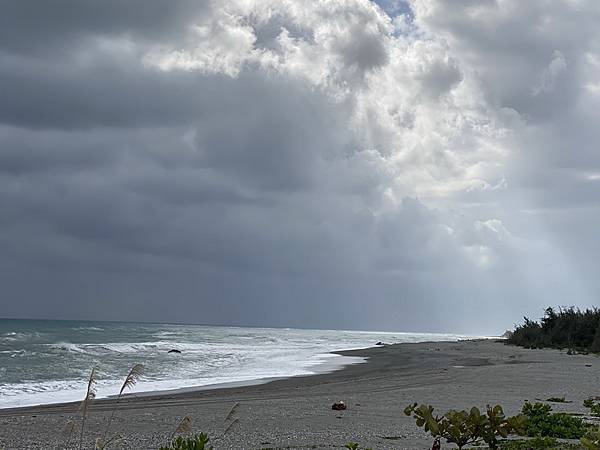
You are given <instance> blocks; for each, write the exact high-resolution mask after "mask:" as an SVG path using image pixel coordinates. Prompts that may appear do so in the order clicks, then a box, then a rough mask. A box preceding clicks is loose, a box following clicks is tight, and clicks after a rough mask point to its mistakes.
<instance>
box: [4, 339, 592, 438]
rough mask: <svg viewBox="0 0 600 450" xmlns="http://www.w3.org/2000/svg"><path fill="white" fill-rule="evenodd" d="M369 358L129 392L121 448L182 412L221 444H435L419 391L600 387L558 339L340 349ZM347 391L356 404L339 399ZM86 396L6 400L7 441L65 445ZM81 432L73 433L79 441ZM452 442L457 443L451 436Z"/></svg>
mask: <svg viewBox="0 0 600 450" xmlns="http://www.w3.org/2000/svg"><path fill="white" fill-rule="evenodd" d="M341 354H343V355H346V356H360V357H364V358H366V362H365V363H362V364H354V365H350V366H346V367H344V368H342V369H340V370H337V371H334V372H331V373H324V374H319V375H313V376H305V377H294V378H288V379H282V380H275V381H271V382H268V383H265V384H259V385H252V386H239V387H232V388H222V389H212V390H198V391H188V392H178V393H168V394H164V393H163V394H161V395H149V396H141V397H136V396H133V395H132V396H129V397H127V398H124V399H122V400H121V402H120V403H119V405H118V410H117V412H116V415H115V421H114V426H113V427H112V428H113V430H114V431H115V432H118V433H120V434H121V435H122V436H123V439H122V440H121V441H120V442H119V444H118V445H116V446H114V447H113V448H127V449H153V448H158V446H159V445H161V444H162V443H164V442H165V440H166V438H167V437H168V436H169V435H170V434H171V433H172V432H173V430H174V428H175V427H176V426H177V423H178V422H179V421H180V420H181V418H182V417H184V416H190V417H192V419H193V430H194V431H195V432H200V431H204V432H206V433H208V434H209V435H210V436H211V438H212V443H213V445H214V446H215V448H216V449H305V448H313V449H332V448H343V446H344V445H345V444H346V443H348V442H350V441H353V442H359V443H360V444H361V445H362V446H365V447H369V446H370V447H372V448H373V449H426V448H430V447H431V439H430V438H428V437H427V436H426V435H424V434H423V433H422V432H421V431H420V430H419V429H417V428H416V426H415V425H414V422H413V421H412V419H409V418H407V417H405V416H404V414H403V413H402V410H403V409H404V407H405V406H406V405H407V404H409V403H411V402H413V401H418V402H424V403H429V404H431V405H433V406H434V407H436V409H439V411H440V412H442V413H443V412H445V411H446V410H448V409H451V408H466V407H471V406H479V407H485V405H486V404H501V405H503V406H504V408H505V412H506V413H507V414H513V413H517V412H518V411H519V409H520V407H521V405H522V404H523V402H524V400H526V399H528V400H536V399H541V400H545V399H547V398H549V397H565V398H566V399H567V400H568V401H571V402H572V403H564V404H554V405H553V407H554V409H555V410H557V411H570V412H581V413H583V412H584V408H583V406H582V401H583V399H585V398H587V397H589V396H591V395H598V394H600V360H599V359H598V358H597V357H596V356H592V355H589V356H586V355H576V356H569V355H567V354H566V352H560V351H556V350H526V349H522V348H518V347H512V346H506V345H504V344H503V343H501V342H495V341H491V340H482V341H463V342H435V343H420V344H398V345H389V346H384V347H375V348H369V349H364V350H352V351H346V352H341ZM336 400H343V401H344V402H346V404H347V405H348V409H347V410H346V411H332V410H331V404H332V403H333V402H334V401H336ZM236 403H239V406H238V407H237V408H236V412H235V415H236V417H237V418H238V419H239V420H238V422H237V423H235V425H234V426H233V427H232V428H231V429H230V430H229V432H228V433H227V434H226V435H225V436H222V437H221V435H222V432H223V430H224V428H225V426H227V423H225V422H224V418H225V416H226V415H227V413H228V412H229V411H230V409H231V408H232V406H233V405H235V404H236ZM78 406H79V405H78V404H74V403H70V404H61V405H46V406H39V407H27V408H20V409H4V410H1V411H0V423H1V428H0V448H2V446H4V447H5V448H6V449H49V448H64V446H65V436H64V435H63V429H64V426H65V423H66V422H67V420H68V419H69V418H70V417H78V415H77V410H78ZM112 407H113V402H112V401H110V400H98V401H96V402H95V403H94V405H93V406H92V408H91V411H90V417H89V419H88V422H87V425H86V427H87V432H86V437H87V438H88V442H87V446H86V447H85V448H93V441H94V440H95V438H96V437H97V436H100V435H101V434H102V432H103V430H104V427H105V424H106V420H107V418H108V416H109V415H110V411H111V410H112ZM73 441H74V439H72V441H71V442H72V443H73ZM447 448H450V446H448V447H447Z"/></svg>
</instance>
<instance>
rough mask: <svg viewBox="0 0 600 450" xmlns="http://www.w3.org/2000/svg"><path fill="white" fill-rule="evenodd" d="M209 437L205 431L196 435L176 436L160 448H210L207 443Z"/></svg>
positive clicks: (201, 449) (198, 449)
mask: <svg viewBox="0 0 600 450" xmlns="http://www.w3.org/2000/svg"><path fill="white" fill-rule="evenodd" d="M209 441H210V438H209V437H208V436H207V435H206V434H205V433H200V434H198V435H196V436H178V437H177V438H175V439H173V440H171V442H170V443H169V444H168V445H165V446H162V447H161V448H160V450H212V449H213V447H212V446H210V445H208V442H209Z"/></svg>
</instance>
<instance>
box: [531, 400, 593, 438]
mask: <svg viewBox="0 0 600 450" xmlns="http://www.w3.org/2000/svg"><path fill="white" fill-rule="evenodd" d="M522 413H523V415H525V416H526V417H527V420H526V423H525V430H524V431H525V435H527V436H531V437H535V436H542V437H553V438H562V439H580V438H581V437H583V435H584V434H585V433H586V431H587V430H588V428H589V425H588V424H586V423H585V422H584V421H583V420H582V419H581V418H579V417H573V416H571V415H569V414H567V413H553V412H552V407H551V406H550V405H547V404H545V403H539V402H537V403H533V404H532V403H529V402H525V404H524V405H523V409H522Z"/></svg>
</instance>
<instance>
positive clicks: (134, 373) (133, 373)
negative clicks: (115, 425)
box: [96, 364, 144, 450]
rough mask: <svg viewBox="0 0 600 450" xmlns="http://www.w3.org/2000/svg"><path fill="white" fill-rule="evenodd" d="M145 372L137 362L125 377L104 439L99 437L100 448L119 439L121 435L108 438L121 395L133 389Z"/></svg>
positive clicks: (102, 449)
mask: <svg viewBox="0 0 600 450" xmlns="http://www.w3.org/2000/svg"><path fill="white" fill-rule="evenodd" d="M143 373H144V365H143V364H136V365H134V366H133V367H132V368H131V370H130V371H129V373H128V374H127V376H126V377H125V381H124V382H123V385H122V386H121V390H120V391H119V394H118V395H117V400H116V402H115V404H114V407H113V410H112V412H111V414H110V417H109V418H108V423H107V424H106V429H105V430H104V435H103V436H102V439H98V440H97V441H96V448H97V449H98V450H104V449H106V448H108V446H109V445H110V444H111V443H112V442H114V441H115V440H117V439H118V438H119V436H112V437H110V438H108V434H109V431H110V426H111V424H112V421H113V419H114V417H115V413H116V411H117V406H118V404H119V401H120V400H121V397H122V396H123V393H124V392H125V390H126V389H131V388H132V387H133V386H135V385H136V383H137V382H138V380H139V379H140V377H141V376H142V375H143Z"/></svg>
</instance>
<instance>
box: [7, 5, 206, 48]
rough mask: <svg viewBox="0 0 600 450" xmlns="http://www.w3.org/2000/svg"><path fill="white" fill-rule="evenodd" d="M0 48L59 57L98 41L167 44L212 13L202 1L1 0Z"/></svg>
mask: <svg viewBox="0 0 600 450" xmlns="http://www.w3.org/2000/svg"><path fill="white" fill-rule="evenodd" d="M0 8H1V10H2V15H0V48H2V49H4V50H5V51H8V52H11V53H16V54H34V55H32V56H38V57H39V56H41V57H43V56H45V55H51V56H57V55H60V54H61V53H64V52H65V51H68V50H69V49H70V48H72V47H73V46H74V45H79V44H80V43H82V41H83V43H84V44H85V42H86V41H88V40H90V39H94V38H98V37H109V38H113V37H121V36H129V37H135V38H142V39H147V40H156V39H158V40H165V39H166V40H168V39H169V38H174V37H177V36H180V35H181V34H182V33H184V32H185V30H186V27H187V25H189V24H191V23H193V21H194V20H197V19H198V18H199V17H201V16H202V15H203V14H205V13H206V12H207V10H208V2H207V1H204V0H182V1H177V2H165V1H162V0H133V1H122V0H107V1H103V2H95V1H93V0H82V1H78V2H75V3H72V2H69V1H64V0H49V1H45V2H42V3H38V2H35V1H30V0H24V1H19V2H12V1H10V0H5V1H4V0H3V1H2V2H0Z"/></svg>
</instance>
